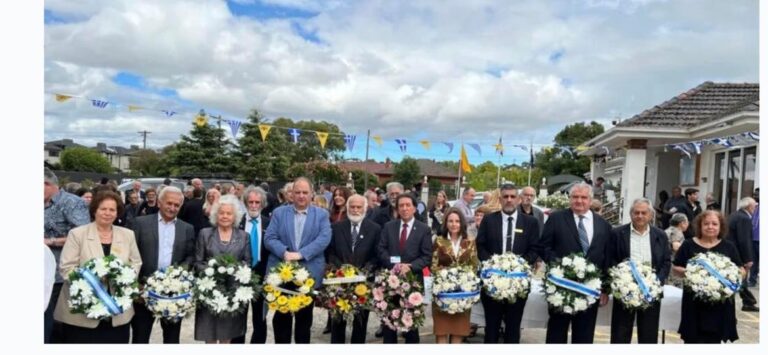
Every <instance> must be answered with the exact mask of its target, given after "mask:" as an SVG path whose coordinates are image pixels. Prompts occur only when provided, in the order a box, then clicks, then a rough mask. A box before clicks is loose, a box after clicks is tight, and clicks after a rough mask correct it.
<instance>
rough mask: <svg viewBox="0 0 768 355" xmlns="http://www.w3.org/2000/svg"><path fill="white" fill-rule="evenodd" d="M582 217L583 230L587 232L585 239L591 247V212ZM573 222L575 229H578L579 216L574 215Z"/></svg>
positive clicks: (593, 219) (592, 230)
mask: <svg viewBox="0 0 768 355" xmlns="http://www.w3.org/2000/svg"><path fill="white" fill-rule="evenodd" d="M583 216H584V222H583V223H584V229H586V230H587V239H588V240H589V244H590V245H592V237H594V235H595V216H594V215H592V211H587V213H585V214H583ZM573 220H574V221H576V229H579V215H578V214H576V213H574V214H573Z"/></svg>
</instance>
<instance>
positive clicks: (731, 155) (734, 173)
mask: <svg viewBox="0 0 768 355" xmlns="http://www.w3.org/2000/svg"><path fill="white" fill-rule="evenodd" d="M742 173H743V169H742V164H741V149H737V150H732V151H730V152H728V176H727V182H726V189H727V190H726V194H727V195H726V200H725V202H726V205H725V206H723V213H724V214H725V215H726V216H729V215H730V214H731V213H733V212H734V211H736V209H737V206H738V204H739V192H740V183H741V176H742Z"/></svg>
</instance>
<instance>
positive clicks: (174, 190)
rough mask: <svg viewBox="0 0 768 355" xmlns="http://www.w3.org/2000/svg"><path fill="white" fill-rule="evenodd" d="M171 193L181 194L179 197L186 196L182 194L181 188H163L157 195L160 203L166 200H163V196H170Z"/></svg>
mask: <svg viewBox="0 0 768 355" xmlns="http://www.w3.org/2000/svg"><path fill="white" fill-rule="evenodd" d="M169 193H177V194H179V195H182V196H183V195H184V194H183V193H182V192H181V190H179V188H178V187H176V186H166V187H164V188H162V189H161V190H160V192H159V193H158V194H157V199H158V200H159V201H164V200H163V196H165V195H167V194H169Z"/></svg>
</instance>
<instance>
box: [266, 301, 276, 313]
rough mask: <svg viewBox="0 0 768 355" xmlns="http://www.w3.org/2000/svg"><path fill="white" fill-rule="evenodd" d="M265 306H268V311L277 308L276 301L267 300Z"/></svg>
mask: <svg viewBox="0 0 768 355" xmlns="http://www.w3.org/2000/svg"><path fill="white" fill-rule="evenodd" d="M267 308H268V309H269V310H270V311H274V310H276V309H277V303H275V302H269V303H267Z"/></svg>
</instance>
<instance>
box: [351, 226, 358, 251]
mask: <svg viewBox="0 0 768 355" xmlns="http://www.w3.org/2000/svg"><path fill="white" fill-rule="evenodd" d="M357 236H358V231H357V223H352V251H355V246H357Z"/></svg>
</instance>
